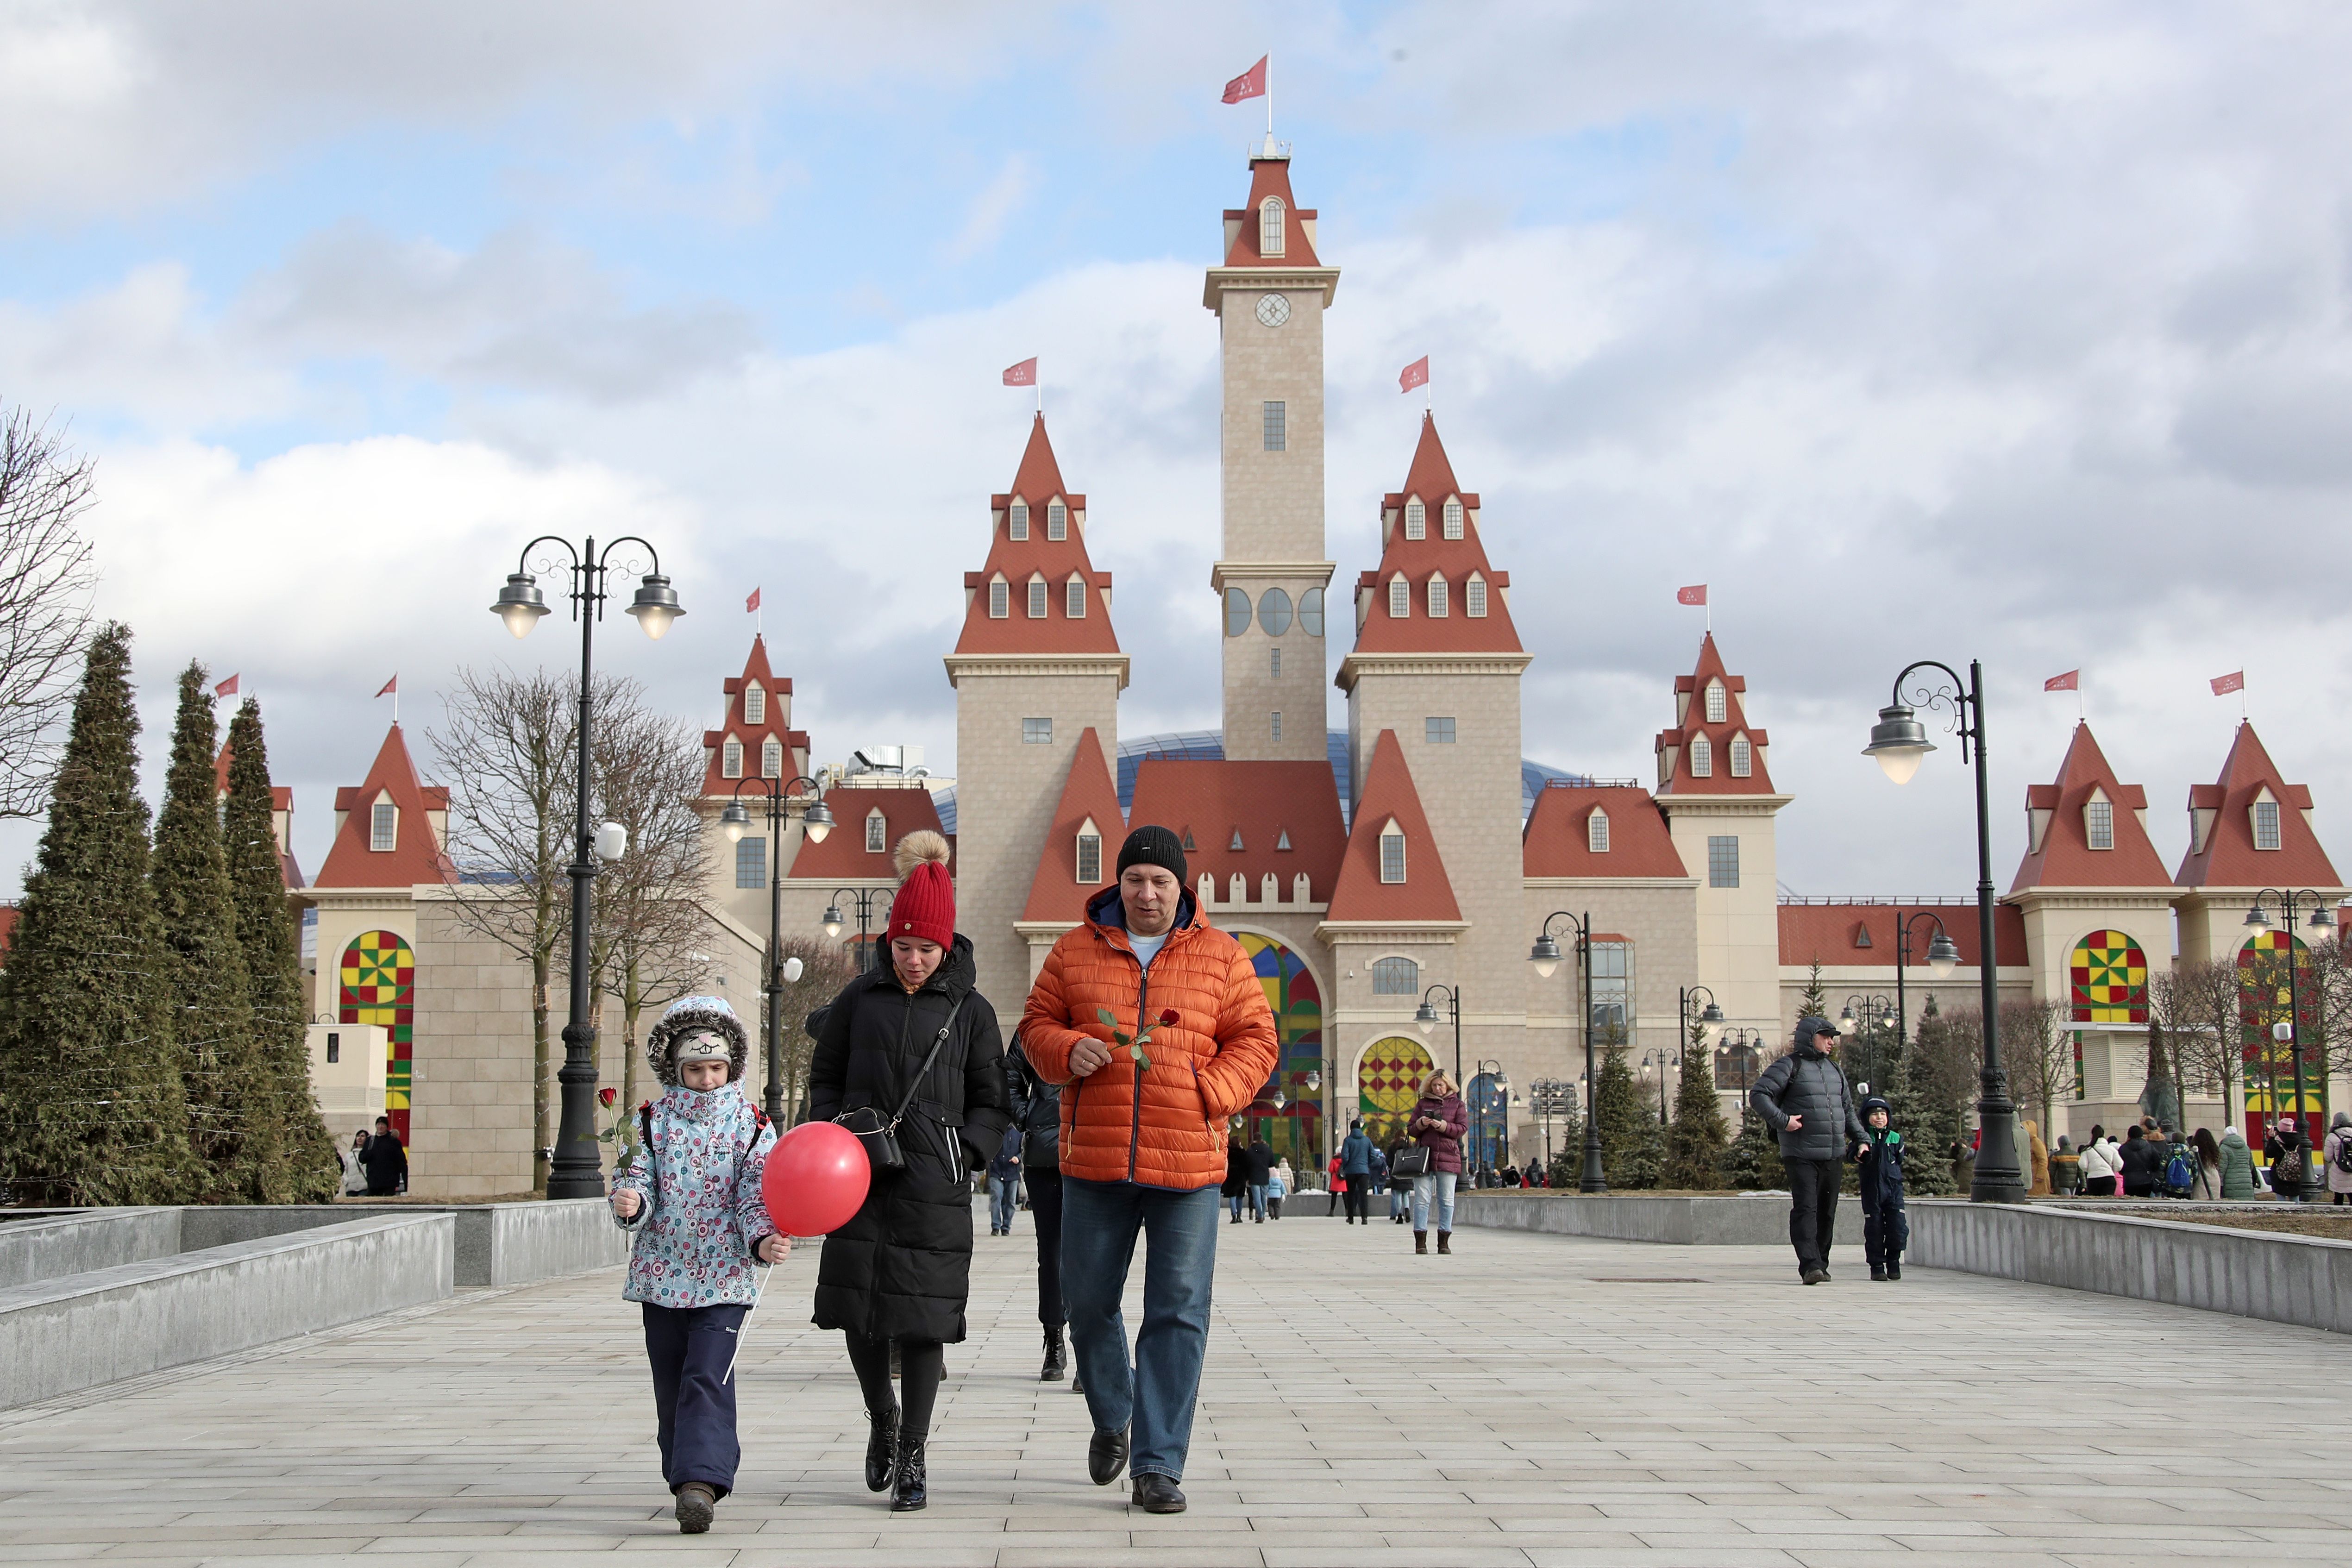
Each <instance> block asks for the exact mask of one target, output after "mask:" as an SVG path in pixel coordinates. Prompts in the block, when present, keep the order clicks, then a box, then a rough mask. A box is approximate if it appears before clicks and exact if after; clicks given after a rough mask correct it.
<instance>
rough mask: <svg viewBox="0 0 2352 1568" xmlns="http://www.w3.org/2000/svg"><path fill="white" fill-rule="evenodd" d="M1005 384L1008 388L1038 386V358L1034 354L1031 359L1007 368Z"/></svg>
mask: <svg viewBox="0 0 2352 1568" xmlns="http://www.w3.org/2000/svg"><path fill="white" fill-rule="evenodd" d="M1004 384H1005V385H1007V386H1034V385H1036V384H1037V360H1036V356H1034V354H1033V355H1031V356H1030V357H1029V358H1027V359H1024V360H1023V361H1022V362H1021V363H1019V364H1016V365H1008V366H1006V367H1005V371H1004Z"/></svg>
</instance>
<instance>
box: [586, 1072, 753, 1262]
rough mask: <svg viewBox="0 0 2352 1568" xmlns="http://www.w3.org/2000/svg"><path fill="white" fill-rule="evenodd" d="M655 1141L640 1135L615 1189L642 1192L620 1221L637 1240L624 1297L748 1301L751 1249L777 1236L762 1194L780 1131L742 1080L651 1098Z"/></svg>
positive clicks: (668, 1091) (617, 1178) (615, 1221)
mask: <svg viewBox="0 0 2352 1568" xmlns="http://www.w3.org/2000/svg"><path fill="white" fill-rule="evenodd" d="M651 1109H652V1122H653V1142H652V1143H651V1145H650V1146H647V1145H645V1144H643V1143H640V1145H639V1147H638V1149H637V1152H636V1154H635V1158H633V1159H632V1160H630V1162H629V1168H628V1170H626V1171H625V1172H624V1173H622V1174H621V1175H619V1176H618V1177H616V1178H614V1183H613V1190H614V1192H622V1191H632V1192H635V1193H638V1194H641V1195H643V1197H644V1198H645V1204H644V1206H642V1207H640V1208H639V1209H638V1210H637V1212H636V1215H635V1217H634V1218H631V1219H622V1218H621V1217H620V1216H619V1215H614V1224H616V1225H618V1226H620V1227H621V1228H622V1229H623V1230H625V1231H627V1232H628V1233H629V1234H630V1235H631V1236H632V1237H635V1249H634V1250H633V1251H632V1252H631V1253H630V1255H629V1279H628V1283H627V1284H626V1285H625V1286H624V1287H622V1289H621V1297H622V1299H623V1300H628V1301H649V1302H651V1303H652V1304H653V1305H655V1306H656V1307H717V1306H725V1305H732V1306H749V1305H751V1301H752V1300H753V1299H754V1297H755V1295H756V1293H757V1290H758V1269H757V1265H756V1264H755V1262H754V1260H753V1257H752V1251H753V1248H755V1247H758V1246H759V1245H760V1241H761V1237H769V1236H772V1235H774V1234H775V1231H776V1226H775V1222H774V1221H773V1220H771V1219H770V1218H769V1217H768V1210H767V1205H764V1204H763V1203H761V1199H760V1173H761V1171H762V1170H764V1169H765V1168H766V1165H767V1163H768V1151H769V1150H770V1149H772V1148H773V1147H774V1146H775V1142H776V1131H775V1129H774V1128H772V1127H771V1126H769V1125H768V1124H767V1121H766V1119H765V1118H764V1117H762V1116H761V1115H760V1113H759V1112H758V1111H757V1110H754V1109H753V1107H752V1105H751V1101H750V1100H746V1099H744V1098H743V1090H742V1089H741V1088H740V1087H739V1086H738V1085H736V1084H731V1083H730V1084H727V1085H725V1086H723V1087H721V1088H719V1089H711V1090H709V1091H708V1092H707V1093H697V1092H696V1091H695V1090H693V1089H687V1088H685V1087H683V1086H680V1087H678V1088H675V1089H668V1090H667V1091H666V1092H665V1093H664V1094H663V1095H662V1097H661V1098H660V1099H659V1100H655V1101H654V1102H653V1104H652V1108H651Z"/></svg>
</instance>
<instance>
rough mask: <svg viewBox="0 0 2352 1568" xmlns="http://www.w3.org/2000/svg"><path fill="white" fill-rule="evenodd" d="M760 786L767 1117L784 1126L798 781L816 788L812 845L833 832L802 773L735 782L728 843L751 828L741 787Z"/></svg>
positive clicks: (726, 819)
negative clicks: (790, 850) (788, 899)
mask: <svg viewBox="0 0 2352 1568" xmlns="http://www.w3.org/2000/svg"><path fill="white" fill-rule="evenodd" d="M747 784H758V785H759V786H760V793H761V795H764V796H766V797H767V802H768V853H769V855H770V856H771V857H772V858H773V860H774V865H773V867H772V868H771V870H770V873H769V877H768V1034H767V1046H768V1049H767V1058H768V1090H767V1094H766V1096H765V1100H766V1105H767V1111H768V1121H770V1122H771V1123H772V1124H773V1125H775V1126H777V1127H782V1125H783V1124H784V986H785V985H786V984H789V983H790V982H792V981H794V980H798V979H799V978H800V977H801V961H800V960H799V959H797V958H792V959H788V958H786V957H785V956H784V808H785V805H786V798H787V797H788V796H789V795H791V794H792V792H793V785H794V784H806V785H808V786H809V788H810V789H812V790H814V791H816V798H815V799H814V800H813V801H811V802H809V804H808V805H807V807H806V808H805V809H804V810H803V811H802V813H801V826H802V828H803V830H805V831H806V832H807V834H808V837H809V842H810V843H812V844H822V843H824V839H825V835H827V834H829V833H831V832H832V831H833V813H832V812H831V811H829V810H827V809H826V808H825V804H824V789H823V788H822V787H820V786H819V785H818V784H817V782H816V780H814V779H813V778H810V777H808V776H807V775H806V774H803V775H802V776H800V777H798V778H790V779H772V778H756V779H748V778H747V779H744V780H743V781H741V783H739V784H736V786H735V796H734V798H733V799H732V800H730V801H729V802H728V803H727V809H726V810H724V811H722V812H720V813H719V832H721V833H723V834H725V835H726V836H727V842H728V843H730V844H734V843H738V842H740V840H741V838H742V837H743V830H744V829H745V828H747V827H749V826H751V813H750V812H748V811H746V810H744V809H743V789H744V786H745V785H747Z"/></svg>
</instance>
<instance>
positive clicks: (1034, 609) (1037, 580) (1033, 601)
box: [1029, 577, 1045, 621]
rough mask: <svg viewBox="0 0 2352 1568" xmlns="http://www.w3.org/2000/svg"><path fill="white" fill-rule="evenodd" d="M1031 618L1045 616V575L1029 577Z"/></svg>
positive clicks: (1037, 619)
mask: <svg viewBox="0 0 2352 1568" xmlns="http://www.w3.org/2000/svg"><path fill="white" fill-rule="evenodd" d="M1029 618H1030V619H1031V620H1033V621H1042V620H1044V619H1045V578H1043V577H1032V578H1030V579H1029Z"/></svg>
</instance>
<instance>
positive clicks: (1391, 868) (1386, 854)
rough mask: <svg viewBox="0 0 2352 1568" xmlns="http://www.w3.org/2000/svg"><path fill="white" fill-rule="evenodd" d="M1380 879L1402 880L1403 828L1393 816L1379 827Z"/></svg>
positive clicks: (1388, 880) (1389, 880)
mask: <svg viewBox="0 0 2352 1568" xmlns="http://www.w3.org/2000/svg"><path fill="white" fill-rule="evenodd" d="M1403 880H1404V829H1403V828H1402V827H1399V826H1397V825H1396V822H1395V820H1394V819H1393V818H1391V820H1390V822H1389V825H1388V826H1386V827H1383V828H1381V881H1383V882H1402V881H1403Z"/></svg>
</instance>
